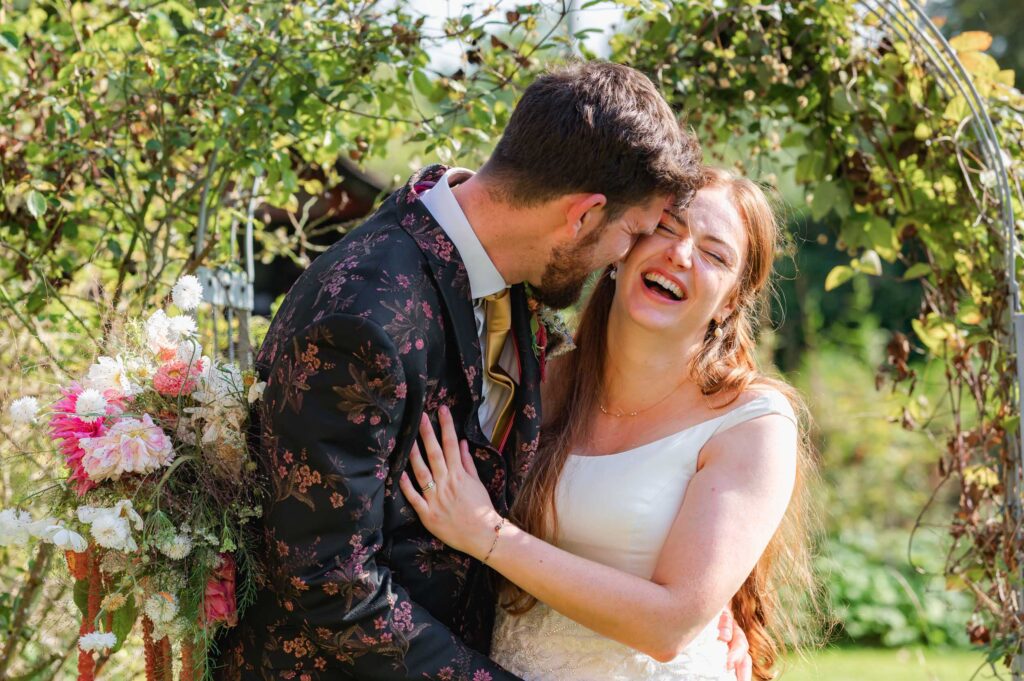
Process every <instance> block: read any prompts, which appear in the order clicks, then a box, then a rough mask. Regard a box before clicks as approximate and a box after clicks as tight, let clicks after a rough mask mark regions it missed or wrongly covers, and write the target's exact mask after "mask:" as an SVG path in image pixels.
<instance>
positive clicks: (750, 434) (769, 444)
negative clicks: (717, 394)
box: [702, 384, 800, 458]
mask: <svg viewBox="0 0 1024 681" xmlns="http://www.w3.org/2000/svg"><path fill="white" fill-rule="evenodd" d="M716 425H717V427H716V428H715V432H714V434H713V435H712V436H711V437H710V439H709V440H708V442H707V444H706V445H705V447H704V451H702V457H703V458H706V456H707V455H714V453H715V452H717V451H722V450H729V451H734V452H735V451H744V452H749V453H754V452H758V451H763V452H769V451H771V452H779V451H780V449H792V450H793V451H794V452H795V451H796V445H797V434H798V432H799V427H800V426H799V419H798V417H797V414H796V412H795V410H794V408H793V405H792V403H791V402H790V399H789V397H787V396H786V394H785V393H784V392H782V391H781V390H779V389H777V388H774V387H772V386H766V385H761V384H757V385H752V386H750V387H748V388H747V389H745V390H744V391H743V392H742V393H740V394H739V395H738V396H737V397H736V399H735V401H734V402H733V407H732V409H731V410H730V411H729V412H728V413H726V414H725V415H724V416H723V417H722V418H721V419H720V421H719V423H717V424H716Z"/></svg>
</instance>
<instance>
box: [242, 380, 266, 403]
mask: <svg viewBox="0 0 1024 681" xmlns="http://www.w3.org/2000/svg"><path fill="white" fill-rule="evenodd" d="M266 389H267V382H266V381H256V382H255V383H253V384H252V385H250V386H249V394H248V395H247V398H248V400H249V404H252V403H253V402H255V401H256V400H258V399H260V398H261V397H263V391H264V390H266Z"/></svg>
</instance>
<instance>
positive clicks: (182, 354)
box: [176, 338, 203, 366]
mask: <svg viewBox="0 0 1024 681" xmlns="http://www.w3.org/2000/svg"><path fill="white" fill-rule="evenodd" d="M202 358H203V346H202V345H200V344H199V341H197V340H195V339H193V338H186V339H185V340H183V341H181V342H180V343H178V352H177V357H176V359H177V360H179V361H181V362H184V363H185V364H187V365H192V366H195V365H197V364H199V361H200V360H201V359H202Z"/></svg>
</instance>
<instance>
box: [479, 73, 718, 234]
mask: <svg viewBox="0 0 1024 681" xmlns="http://www.w3.org/2000/svg"><path fill="white" fill-rule="evenodd" d="M481 174H483V175H485V176H487V177H489V178H491V179H492V180H493V181H494V184H496V185H497V187H496V189H497V191H498V192H500V194H499V195H500V196H501V197H502V198H503V199H504V200H506V201H507V202H509V203H519V204H524V205H535V204H537V203H540V202H542V201H547V200H550V199H553V198H555V197H558V196H563V195H565V194H575V193H580V192H586V193H600V194H604V195H605V196H606V197H607V199H608V207H607V209H606V210H607V211H608V212H609V214H610V215H612V216H614V215H617V214H619V213H621V211H623V210H625V209H626V208H627V207H629V206H633V205H638V204H641V203H644V202H645V201H647V200H648V199H650V198H651V197H653V196H655V195H657V194H669V195H674V196H676V197H677V200H678V201H679V202H680V203H686V202H687V201H688V200H689V199H690V197H691V196H692V195H693V192H694V191H696V189H697V188H698V187H699V183H700V178H701V151H700V146H699V145H698V144H697V141H696V140H695V139H694V137H693V136H692V135H691V134H689V133H688V132H687V131H685V130H683V129H682V128H681V127H680V125H679V122H678V121H677V119H676V117H675V115H674V114H673V113H672V110H671V109H670V108H669V106H668V103H667V102H665V100H664V99H663V98H662V96H661V95H660V94H659V93H658V90H657V89H656V88H655V87H654V83H652V82H651V81H650V79H649V78H647V76H645V75H643V74H642V73H640V72H639V71H637V70H635V69H632V68H629V67H628V66H622V65H621V64H611V63H608V62H599V61H592V62H581V63H573V64H569V65H566V66H563V67H560V68H557V69H555V70H552V71H549V72H548V73H546V74H544V75H542V76H540V77H539V78H537V80H535V81H534V82H533V83H532V84H530V86H529V87H528V88H526V92H524V93H523V97H522V99H520V100H519V104H518V105H516V108H515V111H513V112H512V116H511V118H510V119H509V123H508V126H507V127H506V128H505V132H504V133H503V134H502V136H501V139H500V140H499V141H498V145H497V147H496V148H495V149H494V153H493V155H492V156H491V158H490V159H489V160H488V161H487V163H486V164H485V165H484V167H483V168H482V169H481Z"/></svg>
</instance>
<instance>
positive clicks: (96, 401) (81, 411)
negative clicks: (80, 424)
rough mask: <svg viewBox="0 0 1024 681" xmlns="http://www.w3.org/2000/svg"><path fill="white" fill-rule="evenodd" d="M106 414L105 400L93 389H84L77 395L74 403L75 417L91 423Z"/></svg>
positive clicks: (101, 394)
mask: <svg viewBox="0 0 1024 681" xmlns="http://www.w3.org/2000/svg"><path fill="white" fill-rule="evenodd" d="M106 412H107V398H106V397H104V396H103V393H101V392H100V391H99V390H96V389H95V388H86V389H85V390H83V391H82V392H80V393H79V394H78V399H77V400H76V401H75V415H76V416H77V417H78V418H80V419H82V420H83V421H85V422H86V423H92V422H93V421H95V420H96V419H99V418H102V417H103V415H104V414H106Z"/></svg>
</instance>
